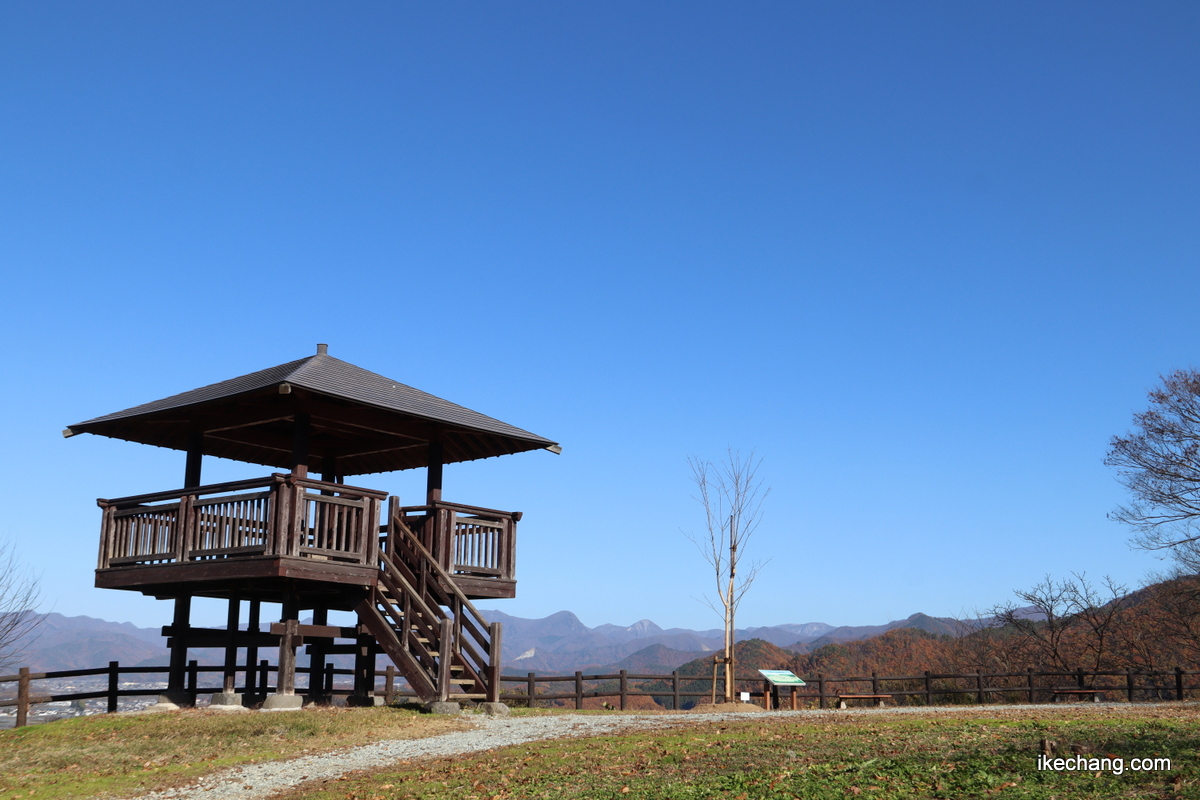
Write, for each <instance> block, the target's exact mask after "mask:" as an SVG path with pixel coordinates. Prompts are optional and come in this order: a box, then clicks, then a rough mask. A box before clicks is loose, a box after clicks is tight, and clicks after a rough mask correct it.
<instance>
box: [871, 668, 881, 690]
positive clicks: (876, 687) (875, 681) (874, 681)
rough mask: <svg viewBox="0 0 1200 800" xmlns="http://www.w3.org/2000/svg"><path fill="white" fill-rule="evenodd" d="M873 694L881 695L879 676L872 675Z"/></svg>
mask: <svg viewBox="0 0 1200 800" xmlns="http://www.w3.org/2000/svg"><path fill="white" fill-rule="evenodd" d="M871 694H879V676H878V675H876V674H875V673H874V672H872V673H871Z"/></svg>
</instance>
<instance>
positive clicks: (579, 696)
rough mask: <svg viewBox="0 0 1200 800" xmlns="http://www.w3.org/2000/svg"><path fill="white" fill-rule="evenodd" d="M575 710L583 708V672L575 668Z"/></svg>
mask: <svg viewBox="0 0 1200 800" xmlns="http://www.w3.org/2000/svg"><path fill="white" fill-rule="evenodd" d="M575 710H576V711H581V710H583V673H582V672H580V671H579V670H575Z"/></svg>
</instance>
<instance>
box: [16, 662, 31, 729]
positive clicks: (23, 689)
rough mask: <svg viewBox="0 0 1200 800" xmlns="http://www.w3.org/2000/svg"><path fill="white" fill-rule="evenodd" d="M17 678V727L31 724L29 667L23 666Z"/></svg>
mask: <svg viewBox="0 0 1200 800" xmlns="http://www.w3.org/2000/svg"><path fill="white" fill-rule="evenodd" d="M18 675H19V677H18V678H17V722H16V727H18V728H23V727H25V726H26V725H28V724H29V667H21V669H20V671H19V673H18Z"/></svg>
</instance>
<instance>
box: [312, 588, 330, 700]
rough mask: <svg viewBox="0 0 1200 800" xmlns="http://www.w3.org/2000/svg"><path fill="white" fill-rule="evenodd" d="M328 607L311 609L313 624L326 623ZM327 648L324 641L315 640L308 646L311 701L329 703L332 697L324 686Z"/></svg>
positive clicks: (327, 622) (327, 621) (327, 620)
mask: <svg viewBox="0 0 1200 800" xmlns="http://www.w3.org/2000/svg"><path fill="white" fill-rule="evenodd" d="M328 624H329V609H327V608H324V607H322V606H317V607H316V608H314V609H313V625H328ZM327 654H328V648H327V647H326V646H325V642H323V641H317V642H313V643H312V644H310V645H309V646H308V699H309V701H310V702H313V703H329V702H332V700H333V697H332V696H331V695H330V694H329V692H327V691H326V687H325V657H326V655H327Z"/></svg>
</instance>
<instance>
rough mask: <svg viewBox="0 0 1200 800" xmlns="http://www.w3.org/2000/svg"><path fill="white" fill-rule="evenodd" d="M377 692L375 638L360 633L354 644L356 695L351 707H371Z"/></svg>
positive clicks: (350, 701)
mask: <svg viewBox="0 0 1200 800" xmlns="http://www.w3.org/2000/svg"><path fill="white" fill-rule="evenodd" d="M374 692H375V637H373V636H371V635H370V634H367V633H360V634H359V636H358V638H357V639H356V640H355V643H354V695H353V697H352V698H351V699H350V700H349V704H350V705H371V704H372V703H373V702H374V701H372V700H371V699H370V698H371V697H372V695H373V694H374Z"/></svg>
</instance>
